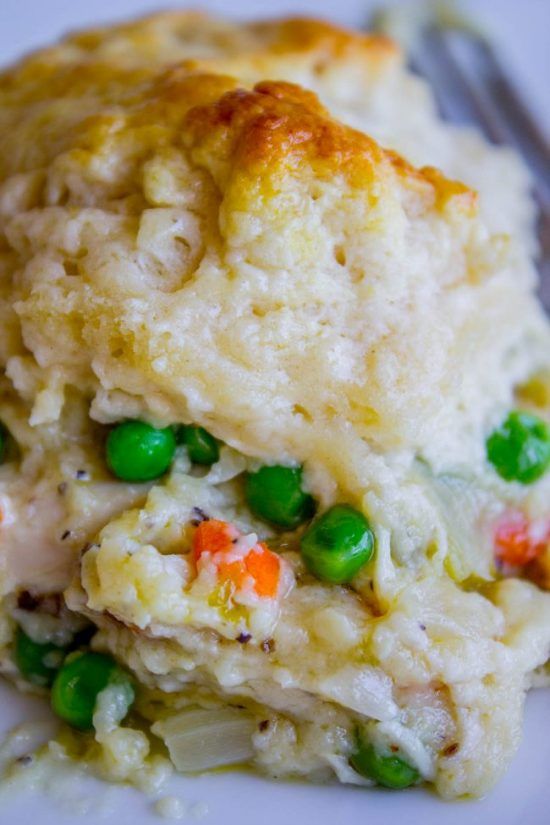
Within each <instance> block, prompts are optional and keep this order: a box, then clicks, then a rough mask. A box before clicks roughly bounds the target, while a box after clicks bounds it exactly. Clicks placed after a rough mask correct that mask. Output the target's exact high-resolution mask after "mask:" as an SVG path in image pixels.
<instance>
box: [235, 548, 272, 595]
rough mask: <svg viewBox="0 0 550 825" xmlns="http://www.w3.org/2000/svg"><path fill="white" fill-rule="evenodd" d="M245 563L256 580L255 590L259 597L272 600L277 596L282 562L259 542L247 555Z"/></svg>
mask: <svg viewBox="0 0 550 825" xmlns="http://www.w3.org/2000/svg"><path fill="white" fill-rule="evenodd" d="M244 563H245V565H246V569H247V571H248V573H250V575H251V576H252V578H253V579H254V589H255V591H256V593H257V594H258V596H264V597H267V598H270V599H272V598H273V597H274V596H276V595H277V589H278V587H279V575H280V570H281V561H280V559H279V557H278V556H277V555H276V553H272V552H271V550H269V549H268V548H267V547H266V545H265V544H263V542H259V543H258V544H257V545H256V547H253V548H252V550H251V551H250V553H248V554H247V556H246V558H245V560H244Z"/></svg>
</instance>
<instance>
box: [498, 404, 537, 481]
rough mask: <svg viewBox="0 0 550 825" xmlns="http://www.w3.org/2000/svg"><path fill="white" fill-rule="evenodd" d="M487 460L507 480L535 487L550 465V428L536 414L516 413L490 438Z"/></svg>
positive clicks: (509, 416)
mask: <svg viewBox="0 0 550 825" xmlns="http://www.w3.org/2000/svg"><path fill="white" fill-rule="evenodd" d="M487 458H488V459H489V461H490V462H491V464H492V465H493V467H494V468H495V470H496V471H497V473H498V474H499V475H500V476H501V478H503V479H505V480H506V481H519V482H520V483H521V484H531V483H532V482H533V481H536V480H537V479H539V478H540V477H541V476H542V475H544V473H545V472H546V470H547V469H548V467H549V466H550V428H549V427H548V425H547V424H546V423H545V422H544V421H543V420H542V419H541V418H538V417H537V416H536V415H531V413H526V412H521V411H519V410H515V411H514V412H511V413H510V414H509V415H508V417H507V418H506V420H505V421H504V422H503V423H502V424H501V425H500V427H498V429H496V430H495V431H494V432H493V433H492V434H491V435H490V436H489V438H488V439H487Z"/></svg>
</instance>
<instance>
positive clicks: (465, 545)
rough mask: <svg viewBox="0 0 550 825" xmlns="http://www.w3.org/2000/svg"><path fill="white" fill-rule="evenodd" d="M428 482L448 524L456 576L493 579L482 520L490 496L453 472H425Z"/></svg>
mask: <svg viewBox="0 0 550 825" xmlns="http://www.w3.org/2000/svg"><path fill="white" fill-rule="evenodd" d="M424 479H425V481H426V482H427V483H428V487H429V489H430V490H431V491H432V492H433V493H434V494H435V498H436V501H437V504H438V509H439V511H440V513H441V516H442V519H443V522H444V524H445V528H446V532H447V541H448V552H449V561H450V562H451V566H452V570H453V574H454V575H455V576H456V578H458V579H459V580H462V579H465V578H468V577H469V576H471V575H476V576H478V577H479V578H482V579H490V578H491V561H492V546H491V544H490V542H489V539H488V534H487V531H486V529H485V526H484V525H483V518H482V516H483V514H484V511H485V509H486V508H487V507H488V506H489V500H490V496H488V494H487V493H486V491H484V490H482V489H481V488H479V487H477V486H476V485H475V484H473V483H472V482H471V481H470V480H469V479H466V478H461V477H460V476H455V475H451V474H450V473H449V474H445V475H440V476H431V475H430V474H429V473H425V475H424Z"/></svg>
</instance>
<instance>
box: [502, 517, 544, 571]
mask: <svg viewBox="0 0 550 825" xmlns="http://www.w3.org/2000/svg"><path fill="white" fill-rule="evenodd" d="M529 526H530V525H529V522H528V521H527V518H526V517H525V515H524V514H523V513H520V512H512V513H508V514H506V516H505V517H504V518H503V520H502V521H501V522H500V524H499V525H498V526H497V529H496V532H495V554H496V557H497V559H498V560H499V561H501V562H504V563H505V564H510V565H512V566H513V567H523V565H525V564H528V563H529V562H531V561H533V559H536V558H537V556H538V555H540V553H542V551H543V550H544V548H545V546H546V543H547V542H548V540H549V539H550V536H547V537H541V538H535V537H534V536H533V535H532V534H531V532H530V529H529Z"/></svg>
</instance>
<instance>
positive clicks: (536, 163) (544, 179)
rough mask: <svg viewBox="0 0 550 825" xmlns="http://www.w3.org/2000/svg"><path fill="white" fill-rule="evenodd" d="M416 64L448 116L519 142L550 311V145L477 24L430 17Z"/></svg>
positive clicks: (413, 52)
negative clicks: (535, 215) (535, 216)
mask: <svg viewBox="0 0 550 825" xmlns="http://www.w3.org/2000/svg"><path fill="white" fill-rule="evenodd" d="M410 63H411V68H412V69H413V70H414V71H416V72H418V73H419V74H421V75H423V76H424V77H426V79H427V80H428V81H429V83H430V85H431V87H432V89H433V90H434V93H435V96H436V100H437V103H438V105H439V108H440V110H441V113H442V114H443V116H444V117H445V118H446V119H447V120H450V121H452V122H455V123H462V124H464V123H470V124H474V125H476V126H477V127H478V128H479V129H481V131H482V132H483V133H484V134H485V136H486V137H487V139H488V140H490V141H491V142H493V143H497V144H503V145H508V146H513V147H514V148H515V149H516V150H517V151H518V152H519V153H520V154H521V155H522V157H523V159H524V161H525V163H526V164H527V166H528V167H529V169H530V170H531V173H532V178H533V193H534V196H535V199H536V202H537V205H538V209H539V219H538V226H537V234H538V241H539V260H538V267H539V272H540V285H539V294H540V297H541V300H542V302H543V304H544V306H545V307H546V309H547V311H548V312H550V145H549V143H548V141H547V139H546V137H545V135H544V134H543V132H542V129H541V128H539V126H538V124H537V123H536V121H535V119H534V117H533V115H532V113H531V112H530V111H529V109H528V107H527V106H526V105H525V103H524V102H523V100H522V98H521V96H520V94H519V93H518V91H517V89H516V88H515V86H514V84H513V82H512V81H511V80H510V78H509V76H508V73H507V71H506V69H505V68H504V66H503V65H502V63H501V61H500V59H499V57H498V55H497V54H496V52H495V50H494V48H493V46H492V45H491V43H490V41H489V40H488V39H487V38H486V37H485V36H484V35H483V34H482V33H481V32H479V31H477V29H475V28H474V27H473V26H458V27H456V28H453V27H452V26H441V25H438V24H437V21H435V22H434V21H432V22H430V23H428V24H427V25H426V26H425V27H424V28H422V29H421V31H420V35H419V37H418V38H416V40H415V41H413V43H412V45H411V49H410Z"/></svg>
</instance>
